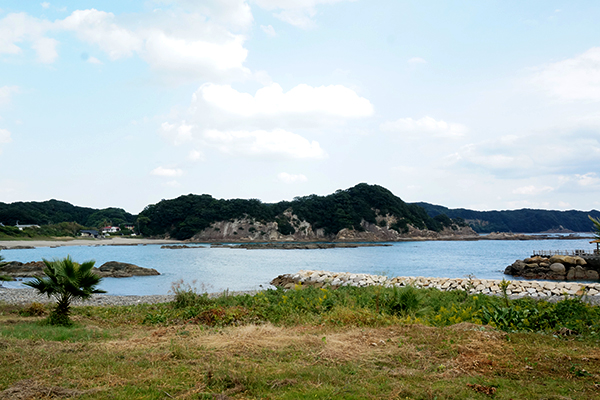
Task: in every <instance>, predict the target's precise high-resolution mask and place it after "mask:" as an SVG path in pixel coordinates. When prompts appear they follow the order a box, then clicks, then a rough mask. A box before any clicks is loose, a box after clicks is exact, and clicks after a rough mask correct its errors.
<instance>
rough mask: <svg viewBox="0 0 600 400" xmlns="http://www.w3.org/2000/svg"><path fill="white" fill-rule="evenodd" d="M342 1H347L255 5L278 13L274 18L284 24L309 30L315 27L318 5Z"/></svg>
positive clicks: (274, 0)
mask: <svg viewBox="0 0 600 400" xmlns="http://www.w3.org/2000/svg"><path fill="white" fill-rule="evenodd" d="M342 1H347V0H286V1H281V0H254V1H253V3H255V4H257V5H258V6H259V7H261V8H263V9H265V10H267V11H278V12H274V13H273V16H274V17H276V18H279V19H280V20H282V21H284V22H287V23H289V24H291V25H294V26H296V27H298V28H303V29H308V28H311V27H313V26H314V25H315V23H314V21H313V20H312V18H313V17H314V16H315V15H316V14H317V10H316V7H317V6H318V5H320V4H334V3H340V2H342ZM348 1H355V0H348Z"/></svg>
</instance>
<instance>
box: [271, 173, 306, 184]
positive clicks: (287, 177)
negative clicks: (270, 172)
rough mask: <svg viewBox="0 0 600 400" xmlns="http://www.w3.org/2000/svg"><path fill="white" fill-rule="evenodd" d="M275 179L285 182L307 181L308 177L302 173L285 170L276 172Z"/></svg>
mask: <svg viewBox="0 0 600 400" xmlns="http://www.w3.org/2000/svg"><path fill="white" fill-rule="evenodd" d="M277 179H279V180H280V181H281V182H283V183H287V184H290V183H296V182H306V181H308V178H307V177H306V176H304V175H302V174H288V173H287V172H280V173H279V174H277Z"/></svg>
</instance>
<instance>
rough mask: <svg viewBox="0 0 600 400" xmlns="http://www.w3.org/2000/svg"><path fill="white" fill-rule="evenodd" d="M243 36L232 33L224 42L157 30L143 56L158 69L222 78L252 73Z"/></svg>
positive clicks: (147, 42)
mask: <svg viewBox="0 0 600 400" xmlns="http://www.w3.org/2000/svg"><path fill="white" fill-rule="evenodd" d="M244 41H245V38H244V37H243V36H242V35H229V36H228V38H227V40H225V41H222V42H211V41H208V40H203V39H200V40H190V39H184V38H177V37H172V36H168V35H166V34H165V33H164V32H162V31H154V32H152V33H151V34H149V35H148V37H147V39H146V43H145V49H144V52H143V53H142V57H143V58H144V59H145V60H146V61H147V62H148V63H149V64H150V65H151V66H152V67H153V68H155V69H157V70H162V71H167V72H169V71H171V72H182V73H185V74H188V75H196V76H203V77H208V78H212V79H216V80H221V79H220V77H221V76H222V75H226V76H232V77H235V76H237V77H239V78H241V77H244V76H249V75H250V71H249V70H248V69H247V68H245V67H244V66H243V63H244V61H245V60H246V57H247V55H248V50H247V49H246V48H244Z"/></svg>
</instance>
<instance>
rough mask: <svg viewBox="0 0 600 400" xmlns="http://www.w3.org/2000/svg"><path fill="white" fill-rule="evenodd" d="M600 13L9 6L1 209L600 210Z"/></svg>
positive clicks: (273, 5) (174, 4)
mask: <svg viewBox="0 0 600 400" xmlns="http://www.w3.org/2000/svg"><path fill="white" fill-rule="evenodd" d="M599 20H600V3H598V2H597V1H527V2H522V1H398V0H396V1H383V0H382V1H377V0H373V1H364V0H356V1H351V0H288V1H284V0H208V1H193V0H148V1H123V0H121V1H106V0H105V1H102V2H99V1H62V2H53V1H49V2H23V1H14V0H3V1H2V2H1V3H0V165H1V169H0V201H1V202H14V201H43V200H47V199H51V198H56V199H60V200H65V201H68V202H71V203H73V204H76V205H80V206H88V207H97V208H104V207H122V208H125V209H126V210H127V211H130V212H133V213H137V212H139V211H141V210H142V209H143V207H144V206H146V205H148V204H152V203H156V202H158V201H160V200H161V199H166V198H174V197H177V196H179V195H182V194H188V193H197V194H201V193H209V194H212V195H213V196H215V197H217V198H234V197H237V198H259V199H261V200H263V201H267V202H273V201H279V200H283V199H291V198H293V197H294V196H302V195H308V194H312V193H316V194H328V193H331V192H333V191H335V190H337V189H344V188H348V187H350V186H353V185H355V184H357V183H360V182H367V183H372V184H379V185H382V186H385V187H387V188H388V189H390V190H391V191H392V192H394V194H396V195H397V196H399V197H401V198H402V199H403V200H405V201H409V202H414V201H426V202H430V203H434V204H442V205H446V206H449V207H464V208H473V209H479V210H489V209H516V208H525V207H527V208H543V209H581V210H589V209H593V208H595V209H598V208H600V198H599V197H598V193H600V25H599V24H598V23H597V21H599Z"/></svg>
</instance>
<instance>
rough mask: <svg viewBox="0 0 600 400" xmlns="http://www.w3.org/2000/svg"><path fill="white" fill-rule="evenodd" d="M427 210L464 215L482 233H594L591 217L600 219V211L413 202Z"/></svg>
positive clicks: (459, 216) (440, 213) (437, 213)
mask: <svg viewBox="0 0 600 400" xmlns="http://www.w3.org/2000/svg"><path fill="white" fill-rule="evenodd" d="M412 204H414V205H418V206H420V207H423V208H424V209H425V210H427V213H428V214H429V216H431V217H435V216H436V215H442V214H443V215H447V216H448V217H450V218H462V219H464V220H465V222H466V223H468V224H469V226H471V228H473V230H475V231H476V232H478V233H490V232H513V233H539V232H545V231H551V230H560V229H565V230H571V231H573V232H592V231H593V223H592V221H590V219H589V218H588V215H589V216H592V217H593V218H600V211H597V210H592V211H575V210H569V211H553V210H534V209H529V208H524V209H521V210H507V211H473V210H467V209H464V208H453V209H451V208H447V207H444V206H438V205H434V204H429V203H412Z"/></svg>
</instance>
